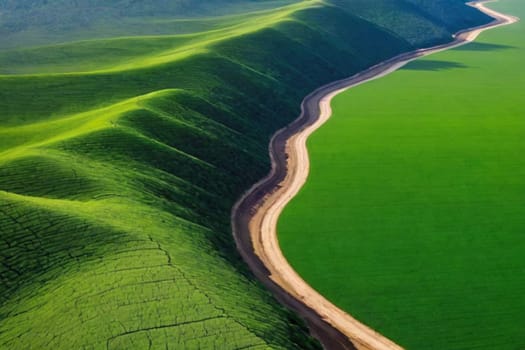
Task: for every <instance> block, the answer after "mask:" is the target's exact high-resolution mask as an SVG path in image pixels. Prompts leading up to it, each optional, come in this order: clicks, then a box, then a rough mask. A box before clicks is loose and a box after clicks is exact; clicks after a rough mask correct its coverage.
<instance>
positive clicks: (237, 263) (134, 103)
mask: <svg viewBox="0 0 525 350" xmlns="http://www.w3.org/2000/svg"><path fill="white" fill-rule="evenodd" d="M397 11H398V13H399V14H401V13H404V12H403V11H404V8H403V7H402V6H400V7H399V8H398V9H397ZM464 11H465V13H471V11H473V10H471V9H467V8H465V9H464ZM410 16H413V17H414V18H417V15H416V14H415V13H412V14H411V15H410ZM484 20H486V19H484ZM217 21H218V22H220V21H221V20H220V19H217ZM225 21H226V22H224V25H222V26H221V27H220V28H215V29H214V30H211V31H210V30H208V31H205V32H201V33H194V34H191V35H170V36H155V37H152V36H143V37H129V36H128V37H119V38H114V39H105V40H90V41H81V42H73V43H67V44H63V45H55V46H47V47H38V48H30V49H23V50H16V51H10V52H4V53H2V54H1V55H0V56H1V57H0V61H1V64H0V67H1V70H2V73H3V75H1V76H0V252H1V253H0V348H6V349H29V348H33V349H144V348H151V349H166V348H168V349H182V348H183V349H198V348H218V349H241V348H243V349H244V348H283V349H284V348H286V349H294V348H296V349H310V348H317V347H318V345H317V343H316V342H314V341H313V340H312V339H311V338H310V337H309V336H308V335H307V334H306V331H305V328H304V326H303V325H302V323H301V322H300V321H298V320H297V319H296V317H295V316H293V315H292V314H290V313H289V312H287V311H285V310H283V309H282V308H281V307H280V306H278V304H277V303H276V302H275V300H274V299H273V298H272V297H271V296H270V295H269V294H268V293H267V292H266V291H264V290H263V289H262V288H261V286H260V285H259V284H258V283H256V282H255V281H254V278H253V276H251V274H250V273H249V272H248V271H247V269H246V268H245V267H244V265H243V263H242V262H241V259H240V258H239V256H238V255H237V253H236V249H235V246H234V243H233V239H232V237H231V232H230V222H229V220H230V209H231V207H232V205H233V203H234V201H235V200H236V198H238V197H239V195H240V194H241V193H242V191H244V190H245V189H247V188H248V187H250V185H251V184H252V183H254V182H255V181H257V180H258V179H259V178H260V177H262V176H263V175H264V174H265V173H266V172H267V171H268V169H269V161H268V157H267V143H268V140H269V137H270V135H271V134H272V133H273V132H274V131H275V130H277V129H278V128H279V127H281V126H283V125H285V124H286V123H287V122H289V121H291V120H292V119H293V118H295V117H296V115H297V114H298V112H299V104H300V101H301V99H302V98H303V96H305V95H306V94H307V93H308V92H309V91H311V90H313V89H314V88H315V87H317V86H319V85H321V84H323V83H326V82H329V81H332V80H335V79H338V78H342V77H344V76H348V75H351V74H353V73H355V72H357V71H359V70H361V69H363V68H365V67H368V66H370V65H371V64H374V63H377V62H379V61H381V60H383V59H385V58H387V57H391V56H392V55H395V54H397V53H399V52H402V51H406V50H409V49H412V48H413V47H414V45H415V44H414V42H413V41H409V40H406V39H405V38H404V37H403V36H401V35H397V34H393V32H392V31H391V30H390V29H388V28H386V26H387V25H386V24H385V23H382V22H381V21H375V22H370V21H366V20H365V19H363V18H361V17H360V16H357V15H356V14H351V13H350V12H349V11H348V9H345V8H341V7H338V6H334V5H333V4H331V3H321V2H318V1H305V2H301V3H299V4H292V5H289V6H285V7H282V8H278V9H274V10H267V11H263V12H257V13H253V14H245V15H243V16H240V17H237V19H236V22H235V23H231V22H230V21H229V20H225ZM218 22H217V23H218ZM474 23H477V22H472V23H471V24H474ZM403 25H405V24H403ZM434 26H435V27H436V28H439V27H441V26H442V25H441V23H439V21H436V22H435V23H434ZM392 29H393V28H392ZM445 32H446V31H445ZM419 35H421V34H419ZM442 40H443V41H446V40H450V33H448V32H447V35H443V37H442ZM425 41H426V40H425V38H424V37H423V36H421V38H420V41H419V43H422V42H425Z"/></svg>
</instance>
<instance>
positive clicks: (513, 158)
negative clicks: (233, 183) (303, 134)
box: [278, 0, 525, 350]
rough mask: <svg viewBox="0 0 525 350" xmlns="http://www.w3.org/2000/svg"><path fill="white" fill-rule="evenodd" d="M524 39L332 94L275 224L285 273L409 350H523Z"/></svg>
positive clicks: (508, 6) (495, 35)
mask: <svg viewBox="0 0 525 350" xmlns="http://www.w3.org/2000/svg"><path fill="white" fill-rule="evenodd" d="M490 6H493V7H495V8H497V9H499V10H501V11H503V12H507V13H512V14H515V15H517V16H520V17H522V18H525V12H524V11H523V8H522V6H521V3H520V2H519V1H516V0H505V1H501V2H498V3H497V4H490ZM524 30H525V27H524V24H523V22H520V23H518V24H514V25H512V26H510V27H505V28H500V29H495V30H491V31H489V32H486V33H484V34H483V35H482V36H481V37H480V38H479V39H478V41H477V42H476V43H473V44H470V45H468V46H463V47H461V48H458V49H454V50H451V51H447V52H443V53H440V54H437V55H433V56H431V57H428V58H425V59H421V60H418V61H415V62H413V63H411V64H409V65H408V66H407V67H406V68H404V69H402V70H400V71H398V72H396V73H394V74H392V75H390V76H388V77H386V78H383V79H381V80H378V81H374V82H370V83H367V84H366V85H363V86H360V87H358V88H356V89H352V90H350V91H348V92H345V93H343V94H341V95H339V96H337V97H336V98H335V99H334V101H333V108H334V115H333V117H332V119H330V120H329V121H328V123H327V124H326V125H325V126H323V127H322V128H321V129H320V130H319V131H318V132H316V133H315V134H314V135H313V136H312V137H311V138H310V140H309V143H308V146H309V150H310V157H311V161H312V167H311V174H310V177H309V180H308V182H307V184H306V186H305V187H304V189H303V190H302V191H301V193H300V194H299V195H298V196H297V197H296V198H295V199H294V200H293V201H292V203H291V204H290V205H289V206H288V207H287V208H286V209H285V211H284V213H283V215H282V217H281V219H280V221H279V227H278V228H279V239H280V242H281V245H282V247H283V250H284V252H285V255H286V257H287V258H288V259H289V260H290V262H291V264H292V265H293V266H294V268H296V269H297V271H298V272H299V273H300V274H301V275H302V276H303V277H304V278H305V279H306V280H307V281H308V282H309V283H311V284H312V285H313V286H314V287H315V288H316V289H318V290H319V291H320V292H321V293H322V294H323V295H325V296H327V297H328V298H329V299H330V300H332V301H333V302H335V303H336V304H337V305H338V306H340V307H341V308H343V309H344V310H346V311H348V312H349V313H350V314H352V315H354V316H355V317H357V318H358V319H359V320H361V321H363V322H364V323H366V324H368V325H370V326H371V327H373V328H374V329H377V330H378V331H379V332H381V333H383V334H385V335H386V336H388V337H390V338H391V339H393V340H394V341H396V342H398V343H399V344H401V345H402V346H404V347H406V348H407V349H429V350H431V349H451V350H452V349H521V348H523V347H525V338H524V337H523V330H522V327H521V325H523V323H524V322H525V316H524V315H523V313H522V312H521V310H523V308H524V307H525V298H524V297H523V290H524V288H525V279H524V278H523V270H524V268H525V265H524V262H523V251H524V249H525V239H524V237H523V230H524V228H525V220H524V217H525V215H524V214H525V212H524V206H523V196H524V194H525V182H524V180H523V179H524V178H525V162H524V160H523V156H522V155H523V153H524V152H525V145H524V143H523V136H524V135H525V119H524V114H523V98H522V97H523V93H522V91H523V89H524V88H525V86H524V82H525V76H524V73H523V69H522V62H523V60H524V59H525V47H524V45H523V41H522V40H521V38H522V37H523V33H524Z"/></svg>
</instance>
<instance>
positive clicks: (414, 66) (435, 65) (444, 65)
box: [403, 60, 468, 72]
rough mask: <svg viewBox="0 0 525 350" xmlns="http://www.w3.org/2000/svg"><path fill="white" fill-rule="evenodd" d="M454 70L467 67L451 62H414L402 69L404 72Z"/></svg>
mask: <svg viewBox="0 0 525 350" xmlns="http://www.w3.org/2000/svg"><path fill="white" fill-rule="evenodd" d="M454 68H468V66H467V65H464V64H463V63H459V62H451V61H434V60H416V61H412V62H410V63H409V64H407V65H406V66H404V67H403V69H405V70H426V71H434V72H437V71H442V70H447V69H454Z"/></svg>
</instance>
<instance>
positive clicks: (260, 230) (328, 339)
mask: <svg viewBox="0 0 525 350" xmlns="http://www.w3.org/2000/svg"><path fill="white" fill-rule="evenodd" d="M469 5H470V6H473V7H476V8H478V9H479V10H480V11H483V12H484V13H486V14H488V15H489V16H492V17H493V18H494V21H493V22H491V23H489V24H487V25H484V26H481V27H476V28H472V29H468V30H464V31H461V32H459V33H457V34H456V35H455V36H454V41H453V42H451V43H448V44H445V45H439V46H435V47H432V48H428V49H420V50H416V51H413V52H409V53H405V54H401V55H399V56H396V57H394V58H392V59H389V60H387V61H384V62H382V63H380V64H378V65H376V66H373V67H371V68H369V69H367V70H365V71H363V72H361V73H359V74H356V75H354V76H352V77H350V78H347V79H344V80H340V81H336V82H333V83H331V84H328V85H325V86H323V87H321V88H319V89H317V90H315V91H314V92H313V93H311V94H310V95H308V96H307V97H306V98H305V99H304V100H303V103H302V105H301V109H302V112H301V115H300V116H299V118H298V119H296V120H295V121H294V122H293V123H291V124H290V125H288V126H287V127H285V128H284V129H281V130H279V131H278V132H277V133H276V134H275V135H274V136H273V138H272V139H271V141H270V146H269V148H270V157H271V161H272V171H271V172H270V174H269V175H268V176H267V177H265V178H264V179H262V180H261V181H260V182H258V183H257V184H255V185H254V186H253V187H252V188H251V189H250V190H249V191H247V192H246V194H245V195H244V196H243V197H242V198H241V199H240V200H239V201H238V202H237V203H236V205H235V206H234V208H233V211H232V229H233V235H234V238H235V242H236V244H237V248H238V250H239V252H240V253H241V255H242V257H243V259H244V260H245V261H246V262H247V263H248V265H249V266H250V268H251V270H252V271H253V272H254V273H255V275H256V276H257V278H258V279H259V280H261V281H262V282H263V283H264V284H265V285H266V286H267V287H268V288H269V289H270V290H271V291H272V292H273V294H274V295H275V296H276V298H277V299H278V300H279V301H280V302H281V303H282V304H284V305H286V306H287V307H289V308H291V309H292V310H294V311H296V312H297V313H298V314H300V315H301V316H302V317H303V318H304V319H305V320H306V322H307V323H308V326H309V327H310V330H311V332H312V334H313V335H314V336H315V337H316V338H318V339H319V340H320V341H321V343H322V344H323V346H324V347H325V348H326V349H358V350H382V349H388V350H391V349H402V348H401V347H400V346H399V345H397V344H395V343H394V342H392V341H391V340H389V339H387V338H386V337H384V336H382V335H380V334H379V333H377V332H375V331H374V330H372V329H371V328H369V327H367V326H366V325H364V324H362V323H361V322H359V321H357V320H356V319H354V318H353V317H352V316H350V315H349V314H347V313H346V312H345V311H343V310H341V309H339V308H338V307H337V306H335V305H334V304H332V303H331V302H330V301H328V300H327V299H326V298H324V297H323V296H322V295H320V294H319V293H318V292H316V291H315V290H314V289H313V288H312V287H310V286H309V285H308V284H307V283H306V282H305V281H304V280H303V279H302V278H301V277H300V276H299V275H298V274H297V273H296V272H295V271H294V269H293V268H292V267H291V266H290V265H289V263H288V262H287V260H286V258H285V257H284V255H283V254H282V252H281V249H280V247H279V242H278V239H277V230H276V227H277V220H278V218H279V215H280V214H281V212H282V210H283V208H284V207H285V206H286V204H287V203H289V202H290V200H291V199H292V198H293V197H294V196H295V195H296V194H297V193H298V192H299V190H300V189H301V187H302V186H303V185H304V183H305V182H306V178H307V176H308V172H309V166H310V163H309V158H308V151H307V148H306V140H307V139H308V136H310V134H312V133H313V132H314V131H315V130H316V129H318V128H319V127H320V126H321V125H322V124H323V123H324V122H325V121H326V120H328V118H329V117H330V116H331V114H332V111H331V107H330V101H331V100H332V98H333V97H334V96H336V95H337V94H339V93H341V92H343V91H345V90H347V89H350V88H352V87H354V86H357V85H359V84H363V83H365V82H368V81H370V80H373V79H377V78H381V77H383V76H385V75H387V74H389V73H391V72H394V71H396V70H397V69H399V68H401V67H402V66H404V65H405V64H407V63H408V62H410V61H412V60H414V59H416V58H419V57H422V56H425V55H429V54H432V53H436V52H439V51H442V50H446V49H450V48H453V47H457V46H460V45H463V44H466V43H469V42H471V41H473V40H474V39H476V38H477V36H478V35H479V34H480V33H481V32H483V31H484V30H487V29H490V28H495V27H498V26H502V25H506V24H511V23H514V22H516V21H518V18H516V17H512V16H507V15H504V14H501V13H498V12H496V11H494V10H491V9H489V8H487V7H485V6H484V2H473V3H469Z"/></svg>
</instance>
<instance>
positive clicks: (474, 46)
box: [455, 42, 516, 51]
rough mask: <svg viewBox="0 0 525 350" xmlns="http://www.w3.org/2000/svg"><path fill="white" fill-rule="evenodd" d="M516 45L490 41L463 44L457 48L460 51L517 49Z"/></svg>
mask: <svg viewBox="0 0 525 350" xmlns="http://www.w3.org/2000/svg"><path fill="white" fill-rule="evenodd" d="M515 48H516V47H515V46H510V45H500V44H490V43H478V42H473V43H469V44H466V45H461V46H459V47H457V48H455V50H458V51H494V50H508V49H515Z"/></svg>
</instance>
